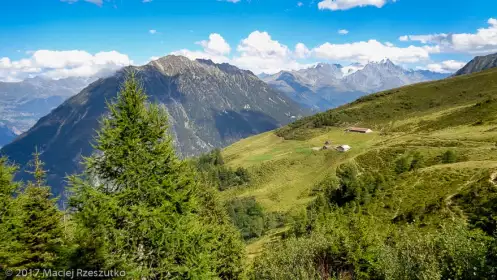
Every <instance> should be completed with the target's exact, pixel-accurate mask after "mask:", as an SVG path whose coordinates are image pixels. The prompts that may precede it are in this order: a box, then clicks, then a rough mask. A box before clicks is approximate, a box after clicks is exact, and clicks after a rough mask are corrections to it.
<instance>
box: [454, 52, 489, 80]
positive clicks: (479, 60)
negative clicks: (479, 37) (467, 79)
mask: <svg viewBox="0 0 497 280" xmlns="http://www.w3.org/2000/svg"><path fill="white" fill-rule="evenodd" d="M495 67H497V53H495V54H490V55H487V56H477V57H475V58H474V59H473V60H471V61H470V62H468V64H466V65H465V66H464V67H463V68H461V69H460V70H459V71H457V72H456V73H455V74H454V76H460V75H465V74H471V73H476V72H480V71H483V70H487V69H490V68H495Z"/></svg>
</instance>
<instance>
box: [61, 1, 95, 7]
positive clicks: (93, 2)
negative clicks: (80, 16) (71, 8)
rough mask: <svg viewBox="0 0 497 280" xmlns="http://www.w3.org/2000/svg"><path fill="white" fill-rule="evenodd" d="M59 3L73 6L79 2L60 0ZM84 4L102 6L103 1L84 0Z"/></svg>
mask: <svg viewBox="0 0 497 280" xmlns="http://www.w3.org/2000/svg"><path fill="white" fill-rule="evenodd" d="M60 1H61V2H67V3H69V4H73V3H76V2H78V1H79V0H60ZM84 1H85V2H88V3H92V4H95V5H97V6H102V5H103V0H84Z"/></svg>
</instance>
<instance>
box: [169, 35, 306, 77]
mask: <svg viewBox="0 0 497 280" xmlns="http://www.w3.org/2000/svg"><path fill="white" fill-rule="evenodd" d="M196 44H197V45H200V46H202V48H203V50H200V51H192V50H188V49H182V50H178V51H174V52H172V53H171V54H174V55H183V56H186V57H188V58H190V59H197V58H203V59H210V60H212V61H214V62H217V63H223V62H226V63H231V64H233V65H236V66H238V67H240V68H242V69H248V70H251V71H252V72H254V73H256V74H259V73H262V72H265V73H270V74H272V73H276V72H279V71H281V70H290V69H301V68H304V67H306V66H308V65H304V64H301V63H298V62H297V61H296V58H304V57H306V56H309V55H310V50H309V49H307V47H306V46H305V45H304V44H302V43H299V44H297V45H296V47H295V52H293V51H292V50H290V49H289V48H288V47H287V46H286V45H283V44H281V43H279V42H278V41H276V40H273V39H272V38H271V36H270V35H269V34H268V33H267V32H261V31H254V32H252V33H250V34H249V35H248V37H247V38H245V39H243V40H241V41H240V43H239V44H238V46H237V47H236V53H235V54H234V55H233V56H231V57H228V55H229V54H230V52H231V47H230V46H229V44H228V43H227V42H226V41H225V40H224V38H223V37H222V36H221V35H219V34H216V33H213V34H211V35H210V36H209V40H204V41H200V42H197V43H196Z"/></svg>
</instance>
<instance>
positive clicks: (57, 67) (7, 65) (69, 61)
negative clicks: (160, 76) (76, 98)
mask: <svg viewBox="0 0 497 280" xmlns="http://www.w3.org/2000/svg"><path fill="white" fill-rule="evenodd" d="M132 63H133V62H132V61H131V60H130V59H129V57H128V56H127V55H125V54H121V53H119V52H117V51H110V52H99V53H96V54H93V55H92V54H90V53H88V52H85V51H80V50H71V51H51V50H38V51H35V52H32V53H31V57H29V58H24V59H20V60H17V61H11V60H10V59H9V58H8V57H4V58H1V59H0V80H2V81H19V80H23V79H25V78H28V77H33V76H44V77H48V78H52V79H61V78H67V77H90V76H93V75H96V74H99V73H103V72H110V71H115V70H118V69H120V68H122V67H124V66H128V65H130V64H132Z"/></svg>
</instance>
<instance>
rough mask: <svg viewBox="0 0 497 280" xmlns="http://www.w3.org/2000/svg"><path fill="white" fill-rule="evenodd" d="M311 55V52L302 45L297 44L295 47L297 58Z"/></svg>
mask: <svg viewBox="0 0 497 280" xmlns="http://www.w3.org/2000/svg"><path fill="white" fill-rule="evenodd" d="M310 54H311V51H310V50H309V49H308V48H307V47H306V45H304V44H303V43H298V44H297V45H296V46H295V56H296V57H297V58H306V57H308V56H309V55H310Z"/></svg>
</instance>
